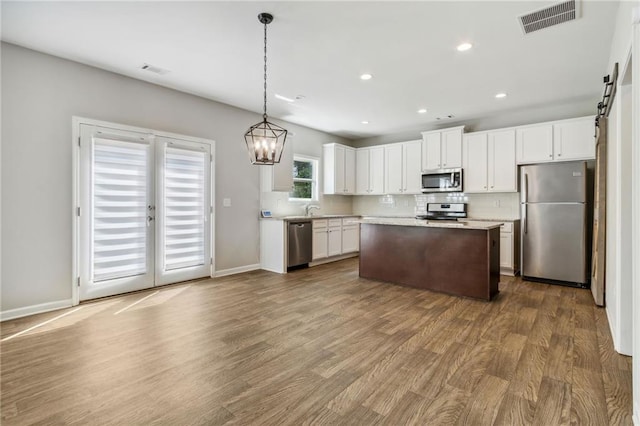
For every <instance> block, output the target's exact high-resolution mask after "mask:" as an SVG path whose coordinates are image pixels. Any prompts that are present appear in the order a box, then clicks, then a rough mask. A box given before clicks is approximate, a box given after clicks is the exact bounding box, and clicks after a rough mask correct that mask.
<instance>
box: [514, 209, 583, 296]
mask: <svg viewBox="0 0 640 426" xmlns="http://www.w3.org/2000/svg"><path fill="white" fill-rule="evenodd" d="M521 207H522V212H521V213H522V221H521V227H522V252H521V256H522V265H521V266H522V275H523V276H525V277H535V278H542V279H547V280H557V281H565V282H571V283H580V284H585V283H586V282H587V268H586V260H585V259H586V256H585V255H586V221H585V218H586V205H585V204H582V203H575V204H570V203H566V204H554V203H529V204H522V205H521Z"/></svg>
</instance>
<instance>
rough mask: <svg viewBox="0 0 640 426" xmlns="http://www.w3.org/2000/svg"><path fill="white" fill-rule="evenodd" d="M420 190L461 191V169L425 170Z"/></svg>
mask: <svg viewBox="0 0 640 426" xmlns="http://www.w3.org/2000/svg"><path fill="white" fill-rule="evenodd" d="M422 192H423V193H425V194H426V193H429V192H462V169H459V168H458V169H438V170H425V171H424V172H422Z"/></svg>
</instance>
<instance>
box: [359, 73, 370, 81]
mask: <svg viewBox="0 0 640 426" xmlns="http://www.w3.org/2000/svg"><path fill="white" fill-rule="evenodd" d="M372 78H373V76H372V75H371V74H362V75H361V76H360V80H371V79H372Z"/></svg>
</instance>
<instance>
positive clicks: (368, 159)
mask: <svg viewBox="0 0 640 426" xmlns="http://www.w3.org/2000/svg"><path fill="white" fill-rule="evenodd" d="M383 193H384V147H382V146H378V147H371V148H360V149H358V150H356V194H359V195H374V194H383Z"/></svg>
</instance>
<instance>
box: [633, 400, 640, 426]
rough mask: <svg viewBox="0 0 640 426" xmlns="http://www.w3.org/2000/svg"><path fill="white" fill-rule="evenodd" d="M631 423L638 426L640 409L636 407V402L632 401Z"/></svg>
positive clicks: (639, 425)
mask: <svg viewBox="0 0 640 426" xmlns="http://www.w3.org/2000/svg"><path fill="white" fill-rule="evenodd" d="M633 424H634V425H635V426H640V410H639V409H638V404H636V403H635V402H634V403H633Z"/></svg>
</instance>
